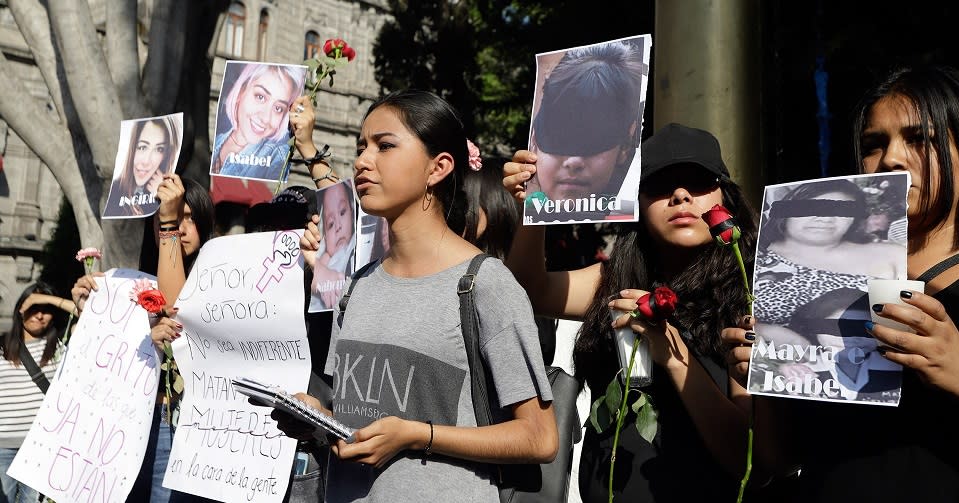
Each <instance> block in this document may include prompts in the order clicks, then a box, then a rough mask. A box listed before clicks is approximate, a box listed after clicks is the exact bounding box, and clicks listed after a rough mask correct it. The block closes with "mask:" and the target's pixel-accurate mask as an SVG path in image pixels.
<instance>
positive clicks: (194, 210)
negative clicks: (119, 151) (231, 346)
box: [72, 174, 214, 502]
mask: <svg viewBox="0 0 959 503" xmlns="http://www.w3.org/2000/svg"><path fill="white" fill-rule="evenodd" d="M157 197H158V198H159V199H160V209H159V210H158V211H157V213H156V214H155V215H154V218H153V230H154V239H155V241H154V242H155V243H156V245H155V246H154V247H152V248H150V249H147V250H144V253H143V257H142V259H141V270H142V271H143V272H146V273H151V274H152V273H155V274H156V276H157V285H158V287H159V289H160V291H162V292H163V296H164V297H165V298H166V299H167V302H168V307H169V306H172V305H173V304H174V303H175V302H176V298H177V296H179V294H180V289H181V288H183V284H184V283H185V282H186V276H187V274H189V271H190V268H191V267H192V265H193V262H194V261H195V260H196V257H197V254H198V252H199V251H200V247H202V246H203V244H204V243H206V242H207V241H208V240H209V239H211V238H212V237H213V224H214V210H213V201H212V200H211V199H210V194H209V193H208V192H207V191H206V189H204V188H203V186H202V185H200V184H199V183H198V182H196V181H193V180H191V179H189V178H180V176H179V175H176V174H171V175H167V176H165V177H164V179H163V183H161V184H160V186H159V189H158V190H157ZM102 275H103V274H102V273H96V274H93V275H90V274H88V275H86V276H83V277H81V278H80V279H79V280H77V282H76V284H75V285H74V287H73V290H72V293H73V298H74V301H75V302H76V304H77V306H79V307H80V309H81V310H82V309H83V307H84V304H85V303H86V300H87V298H88V297H89V295H90V292H91V291H95V290H96V289H97V285H96V281H95V279H94V278H95V277H96V276H102ZM167 314H169V315H171V316H172V315H174V314H175V312H168V313H167ZM151 322H153V323H154V325H153V328H152V330H151V337H152V339H153V343H154V345H156V346H157V350H158V351H159V352H160V354H161V355H162V351H163V349H162V348H163V344H164V342H171V341H173V339H175V338H177V337H179V333H180V330H181V328H182V327H181V326H180V324H179V323H178V322H177V321H175V319H174V318H171V317H163V318H152V319H151ZM175 406H176V404H171V407H175ZM166 411H167V407H166V394H165V388H164V387H163V386H160V387H158V390H157V403H156V409H155V413H154V420H153V428H152V430H151V431H150V439H149V443H148V444H147V452H146V454H145V456H144V458H143V466H142V467H141V470H140V476H139V477H137V480H136V482H135V483H134V486H133V488H132V489H131V492H130V497H129V499H130V500H131V501H133V500H137V499H149V500H150V501H153V502H165V501H167V500H168V499H170V496H171V491H170V490H169V489H167V488H165V487H163V485H162V482H163V476H164V473H165V472H166V466H167V460H168V458H169V454H170V449H171V447H172V441H173V428H172V427H171V426H170V424H169V423H170V422H169V421H168V420H167V417H166ZM175 494H179V493H175Z"/></svg>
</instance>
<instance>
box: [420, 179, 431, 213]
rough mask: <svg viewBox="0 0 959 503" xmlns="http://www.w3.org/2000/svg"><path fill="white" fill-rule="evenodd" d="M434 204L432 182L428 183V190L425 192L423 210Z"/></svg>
mask: <svg viewBox="0 0 959 503" xmlns="http://www.w3.org/2000/svg"><path fill="white" fill-rule="evenodd" d="M432 205H433V194H432V193H430V184H428V183H427V184H426V192H424V193H423V204H422V207H423V211H426V210H428V209H430V206H432Z"/></svg>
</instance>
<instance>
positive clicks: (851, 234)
mask: <svg viewBox="0 0 959 503" xmlns="http://www.w3.org/2000/svg"><path fill="white" fill-rule="evenodd" d="M908 188H909V178H908V175H907V174H906V173H883V174H875V175H858V176H850V177H838V178H825V179H819V180H809V181H804V182H797V183H789V184H782V185H772V186H769V187H766V191H765V195H764V200H763V212H762V215H761V218H760V233H759V239H758V244H757V252H756V265H755V269H754V273H753V274H754V275H753V278H754V292H753V293H754V294H755V296H756V301H755V304H754V314H755V315H756V320H757V322H758V324H757V326H756V341H755V343H754V344H753V350H752V359H751V361H750V367H749V382H748V389H749V392H750V393H754V394H758V395H771V396H786V397H794V398H803V399H809V400H820V401H836V402H849V403H866V404H874V405H889V406H895V405H897V404H898V403H899V395H900V389H901V387H902V369H901V367H900V366H899V365H897V364H894V363H892V362H890V361H888V360H886V359H885V358H883V357H882V356H881V355H880V354H879V352H878V351H877V350H876V340H875V339H873V338H872V336H871V335H869V334H868V333H867V332H866V330H865V326H864V324H865V322H866V321H868V320H870V306H869V297H868V286H867V283H868V281H869V280H870V279H872V278H878V279H905V278H906V243H905V232H904V230H901V229H904V228H905V222H906V193H907V190H908Z"/></svg>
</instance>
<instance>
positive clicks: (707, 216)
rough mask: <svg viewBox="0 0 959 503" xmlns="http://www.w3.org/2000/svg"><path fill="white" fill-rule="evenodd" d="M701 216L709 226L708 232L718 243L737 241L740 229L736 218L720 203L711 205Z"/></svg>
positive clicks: (728, 243) (729, 243)
mask: <svg viewBox="0 0 959 503" xmlns="http://www.w3.org/2000/svg"><path fill="white" fill-rule="evenodd" d="M702 218H703V220H705V221H706V225H708V226H709V233H710V234H711V235H712V236H713V239H715V240H716V242H717V243H719V244H720V245H724V246H725V245H731V244H733V243H735V242H736V241H739V236H740V231H739V226H738V225H736V219H735V218H733V215H732V213H730V212H729V210H727V209H726V208H724V207H723V206H722V205H721V204H716V205H713V207H712V208H710V209H709V211H707V212H706V213H703V217H702Z"/></svg>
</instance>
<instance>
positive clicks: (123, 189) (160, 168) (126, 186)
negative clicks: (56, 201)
mask: <svg viewBox="0 0 959 503" xmlns="http://www.w3.org/2000/svg"><path fill="white" fill-rule="evenodd" d="M182 145H183V114H182V113H175V114H170V115H163V116H160V117H148V118H145V119H133V120H126V121H122V122H120V143H119V148H117V159H116V163H115V164H114V167H113V183H112V184H111V185H110V195H109V197H107V204H106V206H104V207H103V218H140V217H146V216H150V215H152V214H154V213H156V211H157V210H158V209H160V201H159V200H157V198H156V194H157V188H159V187H160V182H162V181H163V175H168V174H170V173H173V170H174V169H175V168H176V163H177V159H179V158H180V147H181V146H182Z"/></svg>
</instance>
